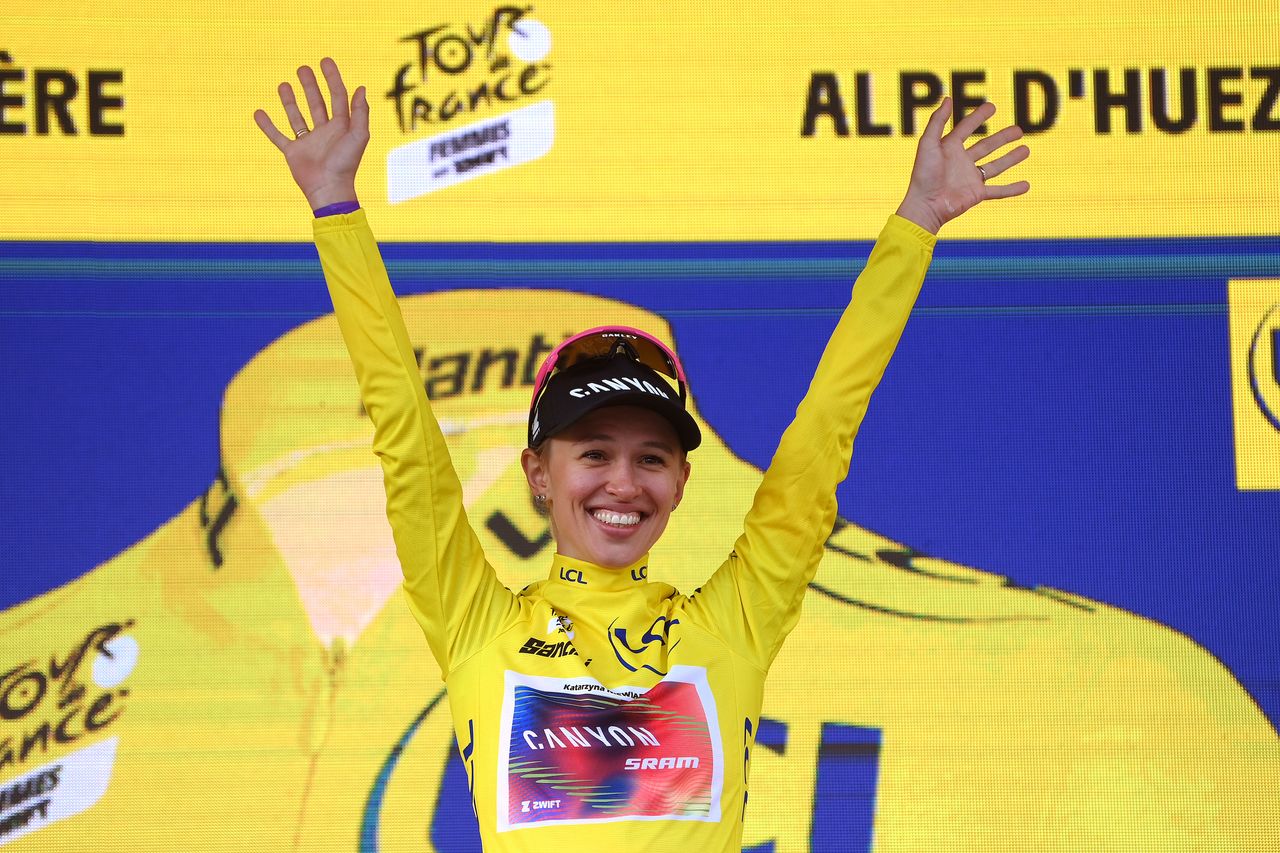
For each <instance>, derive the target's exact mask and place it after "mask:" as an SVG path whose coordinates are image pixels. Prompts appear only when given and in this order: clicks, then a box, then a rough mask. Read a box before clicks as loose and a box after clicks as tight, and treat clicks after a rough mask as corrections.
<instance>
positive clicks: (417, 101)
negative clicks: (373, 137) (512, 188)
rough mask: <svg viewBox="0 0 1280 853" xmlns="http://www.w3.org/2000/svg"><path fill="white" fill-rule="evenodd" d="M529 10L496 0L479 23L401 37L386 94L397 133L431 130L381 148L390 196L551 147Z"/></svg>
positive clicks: (544, 35)
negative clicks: (406, 53)
mask: <svg viewBox="0 0 1280 853" xmlns="http://www.w3.org/2000/svg"><path fill="white" fill-rule="evenodd" d="M532 11H533V8H532V7H531V6H497V7H495V8H494V10H493V12H492V13H490V15H489V16H488V18H487V19H485V20H484V21H481V22H479V23H476V22H465V23H442V24H433V25H431V26H428V27H425V28H423V29H420V30H417V31H415V32H412V33H410V34H408V35H406V36H403V37H402V38H401V39H400V41H401V42H403V43H404V44H406V45H409V46H410V47H411V48H412V51H413V58H412V60H411V61H409V62H406V63H404V64H403V65H401V66H400V67H399V68H398V69H397V70H396V73H395V77H394V79H393V81H392V84H391V88H390V89H388V90H387V93H386V97H387V100H388V101H389V102H390V103H391V105H392V108H393V109H394V111H395V115H396V121H397V123H398V125H399V127H400V132H401V133H402V134H404V135H405V136H410V137H412V136H418V135H420V134H421V133H423V132H424V131H425V132H429V133H430V135H429V136H427V137H425V138H420V139H414V140H413V141H412V142H408V143H407V144H405V145H400V146H398V147H396V148H393V149H392V150H391V152H390V153H389V154H388V155H387V198H388V200H389V201H390V202H391V203H392V204H396V203H398V202H402V201H408V200H409V199H413V198H417V197H419V196H422V195H426V194H427V193H430V192H434V191H436V190H439V189H443V188H444V187H447V186H451V185H453V184H456V183H460V182H462V181H465V180H469V179H471V178H476V177H479V176H481V175H487V174H490V173H492V172H496V171H499V170H502V169H506V168H509V167H511V166H516V165H519V164H521V163H528V162H529V161H531V160H536V159H538V158H539V157H541V156H543V155H544V154H546V153H547V152H548V151H550V150H551V143H552V140H553V138H554V136H555V109H554V105H553V103H552V101H551V100H550V99H548V98H547V97H546V88H547V86H548V85H549V84H550V82H551V65H550V63H548V62H547V61H546V58H547V56H548V54H550V52H551V32H550V30H548V29H547V27H546V25H545V24H543V23H541V22H540V21H538V20H536V19H534V18H533V17H532V15H531V13H532ZM495 110H497V111H499V114H498V115H493V114H492V113H493V112H494V111H495ZM480 115H483V116H484V118H481V119H479V120H474V119H475V117H476V116H480ZM469 119H471V120H470V121H468V120H469Z"/></svg>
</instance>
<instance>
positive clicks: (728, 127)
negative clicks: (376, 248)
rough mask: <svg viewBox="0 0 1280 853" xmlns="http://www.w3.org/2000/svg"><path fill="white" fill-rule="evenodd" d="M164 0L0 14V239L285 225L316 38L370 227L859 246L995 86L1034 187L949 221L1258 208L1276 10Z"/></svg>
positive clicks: (303, 219)
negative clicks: (372, 5)
mask: <svg viewBox="0 0 1280 853" xmlns="http://www.w3.org/2000/svg"><path fill="white" fill-rule="evenodd" d="M23 5H26V6H28V7H29V8H27V9H25V10H24V9H23V8H21V7H22V6H23ZM166 8H167V9H169V10H170V13H169V14H167V15H166V16H165V17H164V18H163V20H160V21H157V20H155V19H154V15H153V12H152V10H150V9H147V8H140V7H137V6H136V4H129V3H125V2H122V0H106V2H104V3H100V4H96V5H95V6H94V8H93V9H92V10H90V11H87V12H84V13H82V14H77V15H76V16H74V17H67V16H51V15H48V14H42V13H41V11H42V7H40V5H39V4H36V3H34V0H19V8H18V9H17V10H16V11H9V12H7V13H3V14H0V24H3V26H0V161H3V162H4V163H5V164H6V165H7V167H8V170H9V171H8V172H7V174H8V175H10V177H9V178H8V179H7V180H6V181H5V182H4V184H3V186H2V187H0V202H2V203H3V205H4V209H5V217H4V222H3V225H0V239H41V240H44V239H78V240H79V239H94V240H240V241H243V240H252V241H258V240H268V241H275V240H305V239H307V238H308V236H309V231H308V211H307V208H306V206H305V201H304V200H303V198H302V197H301V195H300V194H299V193H298V191H297V189H296V187H294V186H293V184H292V181H291V179H290V177H289V173H288V169H287V168H286V167H285V164H284V162H283V160H282V158H281V157H280V154H279V152H277V151H276V149H275V148H274V146H272V145H270V144H269V143H268V142H267V141H266V140H265V139H264V138H263V137H262V135H261V134H260V133H259V131H258V129H257V128H256V127H255V126H254V122H253V120H252V114H253V112H254V110H255V109H257V108H260V107H261V108H266V109H267V110H268V111H269V112H270V113H271V114H272V115H273V116H274V118H275V119H276V121H277V122H278V123H279V124H280V125H282V126H283V125H284V124H285V121H284V115H283V110H282V109H281V107H280V104H279V99H278V96H277V94H276V87H277V85H278V84H279V83H280V82H281V81H285V80H288V81H291V82H292V83H293V84H294V88H295V90H297V89H298V83H297V79H296V76H295V69H296V68H297V66H299V65H301V64H304V63H306V64H310V65H312V66H313V67H314V66H316V65H318V63H319V61H320V58H321V57H323V56H326V55H328V56H332V57H334V58H335V60H337V61H338V63H339V64H340V66H341V68H342V70H343V73H344V76H345V78H346V81H347V85H348V88H349V89H350V90H351V91H354V89H355V87H356V86H357V85H363V86H365V87H367V91H368V99H369V105H370V110H371V135H372V141H371V143H370V145H369V149H368V151H367V152H366V154H365V158H364V163H363V166H362V170H361V173H360V179H359V180H360V183H359V187H358V190H359V194H360V201H361V202H362V204H364V206H365V207H367V208H368V209H369V210H370V211H371V213H372V219H373V222H374V223H375V226H376V229H377V232H378V234H379V236H380V237H381V238H382V239H384V240H408V241H419V240H432V241H435V240H499V241H526V240H555V241H599V240H607V241H618V240H680V241H684V240H744V239H746V240H759V239H824V240H826V239H848V238H869V237H872V236H874V234H875V233H876V231H877V230H878V228H879V226H880V224H881V223H882V222H883V221H884V218H885V216H886V215H887V214H888V213H890V212H892V211H893V210H894V209H895V208H896V206H897V204H898V202H899V201H900V200H901V198H902V195H903V193H904V191H905V189H906V183H907V176H908V174H909V172H910V167H911V163H912V159H913V156H914V150H915V139H916V137H917V136H918V135H919V134H920V133H921V131H922V130H923V128H924V124H925V121H926V120H927V118H928V116H929V114H930V112H931V111H932V110H933V109H934V108H935V107H936V105H937V104H938V103H939V102H940V100H941V98H942V97H943V95H944V94H950V95H952V96H953V97H954V98H955V99H956V103H957V104H958V105H959V107H960V108H961V109H962V110H971V109H973V108H974V107H975V106H976V105H978V104H979V103H981V102H982V101H983V100H984V99H990V100H991V101H993V102H994V103H995V104H996V105H997V106H998V107H999V109H1000V113H999V114H998V115H997V118H996V119H995V120H994V121H993V122H992V127H991V128H988V129H987V130H993V129H995V128H996V127H999V126H1002V125H1003V124H1004V123H1006V122H1015V121H1016V122H1019V123H1020V124H1021V125H1022V126H1023V127H1024V128H1025V130H1026V131H1027V135H1028V139H1027V142H1028V143H1029V144H1030V145H1031V146H1032V148H1033V155H1032V158H1031V160H1030V161H1029V162H1028V163H1026V164H1024V165H1023V166H1021V167H1019V169H1018V177H1020V178H1026V179H1028V180H1029V181H1031V183H1032V185H1033V190H1032V192H1031V194H1029V195H1028V196H1026V197H1025V198H1022V199H1019V200H1018V201H1017V202H1016V203H1010V204H1007V205H1001V206H995V205H992V209H990V210H988V211H986V212H984V213H983V214H982V216H980V217H971V218H968V219H966V220H965V221H963V222H959V223H956V224H955V225H954V226H952V227H950V228H949V229H948V234H949V236H953V237H992V236H999V237H1008V238H1023V237H1062V236H1072V237H1075V236H1098V237H1109V236H1165V235H1169V236H1184V235H1222V234H1230V235H1246V234H1266V233H1270V232H1272V231H1273V230H1274V227H1273V225H1272V223H1273V222H1274V217H1273V216H1271V215H1270V214H1269V213H1268V211H1269V210H1271V209H1272V205H1273V196H1274V192H1273V190H1274V186H1273V182H1268V181H1266V180H1259V179H1258V176H1259V175H1260V174H1264V172H1263V171H1262V170H1264V169H1265V168H1266V164H1268V163H1270V162H1271V160H1272V159H1273V152H1274V150H1275V146H1276V140H1277V139H1278V138H1280V53H1278V52H1277V48H1276V45H1277V44H1280V19H1277V17H1276V14H1275V10H1274V9H1273V8H1270V7H1268V6H1267V5H1266V4H1248V5H1246V6H1243V7H1241V8H1233V9H1232V10H1231V11H1230V13H1229V14H1228V13H1225V12H1224V11H1223V10H1222V7H1221V4H1216V3H1210V2H1208V0H1196V2H1193V3H1190V4H1183V5H1181V6H1179V7H1178V12H1177V14H1176V15H1170V16H1169V17H1167V18H1161V17H1159V16H1157V15H1154V14H1152V13H1151V10H1150V8H1149V6H1148V4H1145V3H1139V2H1136V0H1122V2H1119V3H1114V2H1102V0H1086V2H1083V3H1065V2H1050V3H1044V4H1040V5H1039V6H1037V7H1036V8H1035V9H1022V10H1019V13H1018V14H1017V15H1011V16H988V17H986V18H984V19H983V21H982V24H981V26H975V25H974V21H973V18H972V16H971V15H970V14H969V13H968V11H967V10H963V9H958V8H957V7H956V6H955V5H954V4H950V3H945V2H941V0H924V2H922V3H918V4H916V5H915V6H913V7H912V10H911V14H910V15H904V14H903V13H902V8H901V6H900V5H899V4H894V3H889V2H886V0H874V2H859V3H854V2H848V0H845V2H840V3H836V4H824V5H822V6H814V7H812V8H809V9H795V8H792V7H788V6H779V5H777V4H773V3H763V2H759V0H751V2H745V3H737V2H735V3H728V2H725V0H709V2H698V3H693V2H685V0H681V1H680V2H675V3H670V4H666V5H664V7H663V9H662V14H661V15H657V14H655V15H652V16H646V15H628V16H626V17H625V18H618V17H617V16H614V15H610V14H604V13H602V9H603V8H604V7H602V6H600V5H599V4H596V3H588V2H585V0H558V2H548V3H545V4H544V3H537V2H535V3H532V4H528V5H510V4H503V3H497V2H487V3H486V2H476V0H460V2H450V3H443V4H432V5H430V6H423V5H422V4H414V3H409V2H405V0H395V2H391V3H386V4H382V5H380V6H379V7H378V14H377V15H354V16H353V15H352V14H351V9H350V6H349V5H346V4H342V3H337V2H335V0H317V2H308V3H302V2H299V0H286V2H284V3H283V4H277V5H275V6H272V7H271V9H270V11H269V12H266V11H263V12H261V13H253V12H248V13H247V12H246V10H245V9H244V8H242V7H240V6H229V5H218V4H214V5H212V6H210V5H208V4H197V3H194V2H191V0H179V2H178V3H176V4H171V5H170V6H168V7H166ZM958 33H963V34H964V37H963V38H957V34H958ZM298 100H299V102H301V103H304V104H305V99H304V98H303V97H302V95H301V93H300V92H299V93H298ZM285 129H286V130H288V128H287V127H286V128H285ZM14 176H16V179H15V177H14ZM994 180H995V182H997V183H1000V182H1002V181H1003V180H1004V179H1002V178H996V179H994Z"/></svg>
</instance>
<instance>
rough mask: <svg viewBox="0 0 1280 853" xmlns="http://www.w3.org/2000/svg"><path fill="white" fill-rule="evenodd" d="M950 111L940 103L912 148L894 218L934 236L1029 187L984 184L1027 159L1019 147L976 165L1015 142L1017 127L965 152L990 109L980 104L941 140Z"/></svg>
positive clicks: (946, 101)
mask: <svg viewBox="0 0 1280 853" xmlns="http://www.w3.org/2000/svg"><path fill="white" fill-rule="evenodd" d="M951 112H952V101H951V99H950V98H944V99H943V101H942V104H941V105H940V106H939V107H938V109H937V110H935V111H934V113H933V115H931V116H930V117H929V124H928V125H927V126H926V127H925V129H924V133H923V134H922V135H921V137H920V143H919V146H918V147H917V148H916V160H915V165H914V166H913V167H912V170H911V182H910V185H909V186H908V188H907V195H906V198H905V199H903V202H902V206H901V207H900V208H899V209H898V213H899V215H901V216H903V217H905V218H907V219H910V220H911V221H913V222H915V223H916V224H917V225H919V226H921V227H922V228H925V229H927V230H929V231H931V232H933V233H934V234H936V233H938V230H939V229H940V228H941V227H942V226H943V225H945V224H946V223H948V222H950V221H951V220H952V219H955V218H956V217H957V216H960V215H961V214H962V213H964V212H965V211H966V210H969V209H970V208H972V207H974V206H975V205H977V204H979V203H981V202H983V201H986V200H988V199H995V198H1009V197H1010V196H1015V195H1021V194H1022V193H1025V192H1026V191H1027V190H1028V189H1030V184H1028V183H1027V182H1026V181H1016V182H1014V183H1011V184H991V183H988V181H989V180H990V179H992V178H995V177H997V176H998V175H1001V174H1003V173H1004V172H1005V171H1006V170H1008V169H1009V168H1010V167H1012V166H1015V165H1017V164H1018V163H1021V162H1022V161H1023V160H1025V159H1027V157H1028V155H1029V154H1030V151H1029V150H1028V148H1027V146H1025V145H1019V146H1018V147H1017V148H1014V149H1013V150H1011V151H1008V152H1006V153H1005V154H1003V155H1001V156H999V157H997V158H996V159H994V160H992V161H990V162H988V163H983V164H982V165H980V166H979V165H978V161H979V160H981V159H982V158H984V157H986V156H988V155H990V154H992V153H993V152H995V151H997V150H999V149H1000V148H1002V147H1004V146H1005V145H1008V144H1009V143H1010V142H1016V141H1017V140H1019V139H1021V138H1022V129H1021V128H1019V127H1017V126H1016V125H1010V126H1009V127H1006V128H1004V129H1003V130H1000V131H997V132H996V133H993V134H991V135H990V136H988V137H985V138H983V139H980V140H978V141H977V142H975V143H974V144H973V145H972V146H970V147H968V148H965V146H964V143H965V140H967V139H968V138H969V137H970V136H971V135H973V133H974V131H976V130H977V129H978V127H979V126H981V125H982V123H983V122H985V121H986V120H987V119H989V118H991V117H992V116H993V115H995V112H996V108H995V105H994V104H991V103H985V104H983V105H982V106H980V107H978V108H977V109H976V110H974V111H973V112H971V113H969V114H968V115H967V116H965V117H964V118H962V119H960V121H958V122H956V124H955V127H954V129H952V131H951V132H950V133H948V134H945V135H944V134H943V132H942V130H943V127H944V126H945V125H946V122H947V119H948V118H950V117H951Z"/></svg>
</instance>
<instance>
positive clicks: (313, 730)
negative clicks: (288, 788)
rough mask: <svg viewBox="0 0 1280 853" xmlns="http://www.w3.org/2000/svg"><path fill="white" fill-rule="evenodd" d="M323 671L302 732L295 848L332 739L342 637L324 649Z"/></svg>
mask: <svg viewBox="0 0 1280 853" xmlns="http://www.w3.org/2000/svg"><path fill="white" fill-rule="evenodd" d="M322 658H323V659H322V662H321V663H322V665H323V666H324V669H325V672H324V675H323V676H322V677H321V678H320V679H319V689H317V690H316V691H315V695H314V696H313V697H312V700H311V707H310V708H309V713H308V714H307V725H306V728H305V729H304V731H303V732H301V737H302V743H303V748H304V749H305V750H306V752H307V756H308V757H307V773H306V776H305V777H304V778H303V783H302V797H301V800H300V802H299V805H298V822H297V824H296V826H295V828H294V831H293V848H292V849H293V850H295V851H297V850H299V849H301V844H302V831H303V827H305V826H306V825H307V804H308V802H309V800H310V799H311V789H312V787H313V786H314V784H315V778H316V771H317V768H318V767H319V765H320V756H321V754H322V753H323V752H324V747H325V744H326V743H328V740H329V731H330V729H331V727H332V725H333V713H334V705H335V704H336V703H337V695H338V684H339V682H340V681H341V676H342V668H343V665H344V664H345V663H346V660H347V644H346V641H345V640H343V639H342V637H335V638H334V640H333V643H332V645H330V646H329V648H327V649H324V650H323V652H322Z"/></svg>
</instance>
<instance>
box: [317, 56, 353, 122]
mask: <svg viewBox="0 0 1280 853" xmlns="http://www.w3.org/2000/svg"><path fill="white" fill-rule="evenodd" d="M320 70H321V71H322V72H323V73H324V82H325V83H326V84H328V86H329V103H330V105H332V107H333V117H334V118H346V117H347V116H348V115H350V113H351V108H350V105H349V103H348V102H347V87H346V84H344V83H343V82H342V74H341V73H339V71H338V63H336V62H334V61H333V60H332V59H329V58H328V57H325V58H324V59H322V60H320Z"/></svg>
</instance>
